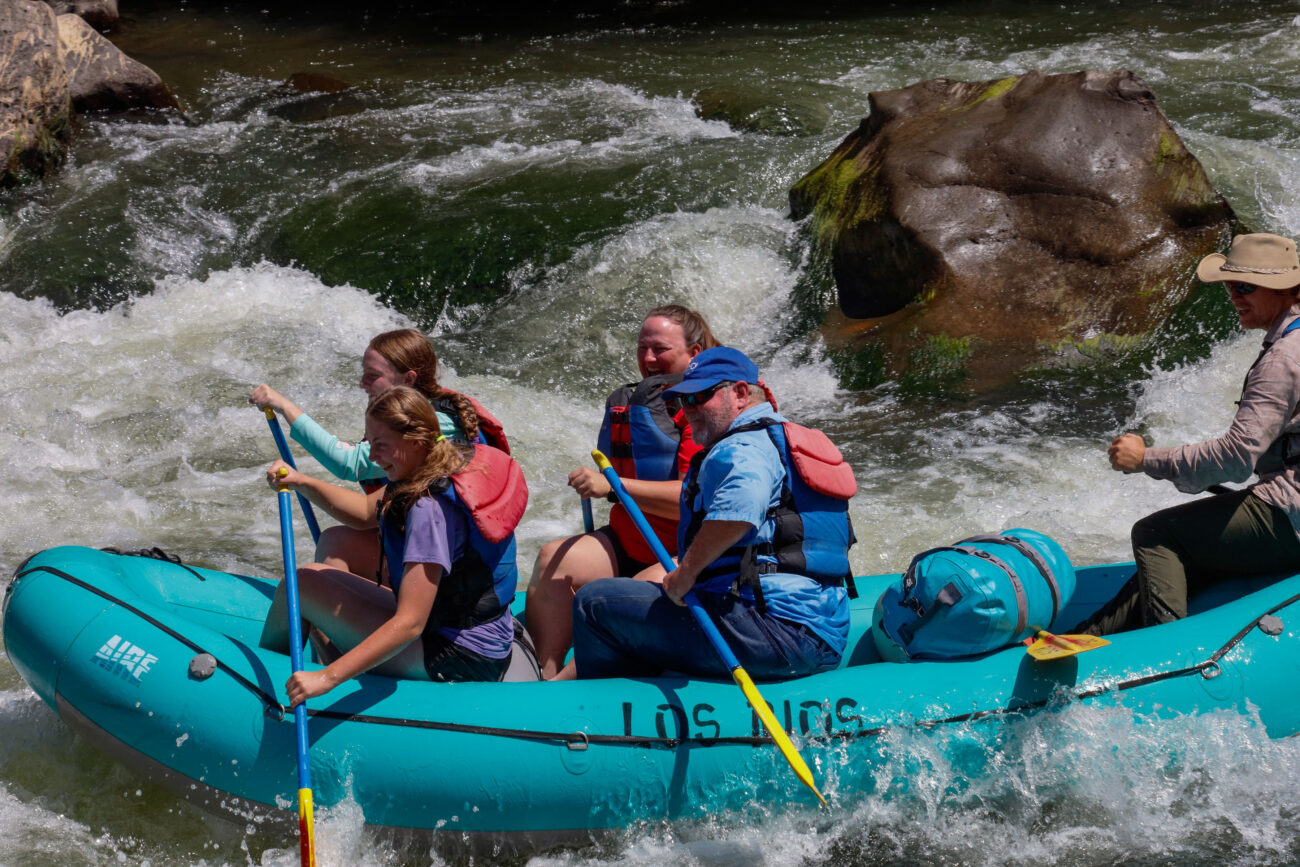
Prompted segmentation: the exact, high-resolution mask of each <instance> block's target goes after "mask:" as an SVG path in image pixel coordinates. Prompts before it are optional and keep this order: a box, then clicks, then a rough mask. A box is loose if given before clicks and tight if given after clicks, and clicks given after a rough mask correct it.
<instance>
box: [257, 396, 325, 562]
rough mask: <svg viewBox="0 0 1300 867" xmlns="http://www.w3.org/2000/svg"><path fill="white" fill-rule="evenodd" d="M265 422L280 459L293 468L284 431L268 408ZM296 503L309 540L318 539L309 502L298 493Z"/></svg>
mask: <svg viewBox="0 0 1300 867" xmlns="http://www.w3.org/2000/svg"><path fill="white" fill-rule="evenodd" d="M267 411H268V415H267V416H266V423H267V424H268V425H270V426H271V436H273V437H275V447H276V448H277V449H278V450H279V452H280V460H282V461H284V462H285V463H286V464H288V465H289V466H291V467H293V468H294V469H295V470H296V469H298V465H297V464H295V463H294V462H293V453H292V452H290V451H289V443H288V442H286V441H285V438H284V431H282V430H280V422H278V421H276V418H275V413H274V412H272V411H270V409H269V408H268V410H267ZM298 505H299V506H301V507H302V517H303V519H304V520H306V521H307V529H308V530H310V531H311V540H312V541H313V542H319V541H320V525H319V524H317V523H316V513H315V512H313V511H312V508H311V503H310V502H308V501H307V498H306V497H305V496H303V495H302V494H299V495H298Z"/></svg>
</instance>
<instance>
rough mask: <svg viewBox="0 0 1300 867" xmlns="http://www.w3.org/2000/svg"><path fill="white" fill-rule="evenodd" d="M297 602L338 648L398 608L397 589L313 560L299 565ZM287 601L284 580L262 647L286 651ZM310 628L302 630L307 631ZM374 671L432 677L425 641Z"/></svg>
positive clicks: (348, 647)
mask: <svg viewBox="0 0 1300 867" xmlns="http://www.w3.org/2000/svg"><path fill="white" fill-rule="evenodd" d="M298 595H299V608H300V610H301V613H302V617H303V620H305V621H306V622H307V623H308V624H310V625H311V626H314V627H316V628H317V629H319V630H320V631H321V632H322V633H324V634H325V635H326V636H328V638H329V640H330V644H331V645H333V647H334V649H335V650H336V651H337V652H339V653H346V652H347V651H349V650H351V649H352V648H354V647H356V646H357V645H358V644H360V643H361V641H362V640H363V639H365V638H366V636H368V635H370V633H372V632H374V631H375V630H376V629H378V628H379V627H380V626H382V625H383V624H384V623H385V622H386V621H387V620H389V619H390V618H391V617H392V616H393V613H394V612H395V611H396V610H397V597H396V596H395V595H394V594H393V591H391V590H389V589H388V588H386V587H380V586H379V585H377V584H375V583H374V582H373V581H368V580H366V579H365V578H362V577H360V576H358V575H353V574H352V573H350V572H344V571H342V570H340V569H331V568H329V567H328V566H323V565H321V564H319V563H311V564H308V565H306V566H303V567H302V568H301V569H299V570H298ZM287 615H288V601H287V599H286V591H285V585H284V582H283V581H282V582H280V586H278V587H277V588H276V590H275V598H274V599H273V600H272V602H271V610H270V611H269V612H268V614H267V618H266V625H265V626H263V627H262V639H261V641H260V642H259V643H260V644H261V646H262V647H265V648H268V649H270V650H279V651H281V652H285V651H287V649H288V647H289V625H288V616H287ZM305 632H306V630H304V633H305ZM371 671H372V672H374V673H376V674H384V675H387V676H389V677H403V678H410V679H415V680H428V678H429V675H428V672H426V671H425V668H424V643H423V642H422V641H420V640H419V639H416V640H415V641H412V642H411V643H410V644H408V645H407V646H406V647H404V648H402V650H400V651H399V652H398V653H397V654H396V655H394V656H392V657H390V658H389V659H387V660H385V661H384V662H382V663H380V664H379V665H377V666H375V667H374V668H372V669H371Z"/></svg>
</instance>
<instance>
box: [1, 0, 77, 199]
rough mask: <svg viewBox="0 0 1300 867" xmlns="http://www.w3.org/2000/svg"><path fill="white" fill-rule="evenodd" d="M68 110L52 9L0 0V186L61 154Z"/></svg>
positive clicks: (35, 173) (47, 166) (35, 172)
mask: <svg viewBox="0 0 1300 867" xmlns="http://www.w3.org/2000/svg"><path fill="white" fill-rule="evenodd" d="M71 113H72V112H71V105H70V102H69V97H68V71H67V69H66V68H65V67H64V64H63V56H62V52H61V51H60V50H59V34H58V28H57V27H56V25H55V21H54V12H53V10H51V9H50V7H49V6H46V5H45V4H44V3H32V2H29V0H0V186H9V185H11V184H13V183H15V182H17V181H21V180H24V179H26V178H31V177H39V176H41V175H43V174H45V173H46V172H48V171H49V170H51V169H53V168H55V167H57V166H58V165H60V164H61V163H62V162H63V161H64V159H66V157H67V152H68V135H69V132H68V131H69V123H70V121H71Z"/></svg>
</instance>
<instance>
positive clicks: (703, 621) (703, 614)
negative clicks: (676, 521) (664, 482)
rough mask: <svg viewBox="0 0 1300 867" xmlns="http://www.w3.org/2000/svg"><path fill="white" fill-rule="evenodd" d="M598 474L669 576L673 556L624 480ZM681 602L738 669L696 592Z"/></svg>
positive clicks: (729, 663)
mask: <svg viewBox="0 0 1300 867" xmlns="http://www.w3.org/2000/svg"><path fill="white" fill-rule="evenodd" d="M600 471H601V472H602V473H604V475H605V478H606V480H608V481H609V484H610V487H612V488H613V489H614V496H615V497H618V501H619V503H621V504H622V505H623V508H624V509H626V510H627V513H628V515H630V516H631V517H632V522H633V523H634V524H636V528H637V529H638V530H640V531H641V535H642V536H644V537H645V541H646V544H647V545H649V546H650V550H652V551H654V554H655V557H656V558H658V560H659V565H660V566H663V567H664V569H666V570H667V571H669V572H671V571H673V570H674V569H676V568H677V566H676V564H674V563H673V558H672V555H670V554H669V553H668V549H667V548H665V547H664V543H663V542H661V541H659V537H658V536H657V535H655V531H654V530H653V529H651V527H650V522H649V521H647V520H646V519H645V515H644V514H642V512H641V507H640V506H638V505H637V504H636V501H635V500H633V499H632V498H631V497H629V496H628V495H627V489H625V488H624V487H623V480H622V479H620V478H619V477H618V473H616V472H614V468H613V467H601V470H600ZM583 502H584V503H585V502H587V501H586V500H583ZM682 601H683V602H685V603H686V607H687V608H689V609H690V611H691V614H693V615H694V616H695V622H696V623H698V624H700V628H701V629H703V630H704V634H705V635H706V636H708V639H709V643H711V644H712V645H713V649H714V650H716V651H717V652H718V656H720V657H721V658H722V662H723V664H724V665H726V666H727V668H728V669H730V670H732V671H735V670H736V669H737V668H740V660H738V659H736V654H734V653H732V652H731V647H730V646H729V645H728V644H727V641H726V639H724V638H723V637H722V633H721V632H719V631H718V627H717V625H716V624H715V623H714V622H713V618H711V617H709V612H707V611H705V610H704V606H703V605H701V604H700V600H699V598H698V597H696V595H695V591H694V590H692V591H690V592H689V593H687V594H686V596H685V598H683V599H682Z"/></svg>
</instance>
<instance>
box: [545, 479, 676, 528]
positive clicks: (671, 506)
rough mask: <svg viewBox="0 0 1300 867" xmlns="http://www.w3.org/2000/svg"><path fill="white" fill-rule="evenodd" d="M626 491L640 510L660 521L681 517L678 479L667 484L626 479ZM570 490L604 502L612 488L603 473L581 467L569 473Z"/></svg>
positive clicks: (624, 481) (624, 486)
mask: <svg viewBox="0 0 1300 867" xmlns="http://www.w3.org/2000/svg"><path fill="white" fill-rule="evenodd" d="M619 478H620V479H621V481H622V482H623V489H624V490H625V491H627V493H628V495H629V496H631V497H632V499H633V500H635V501H636V504H637V505H638V506H640V507H641V511H643V512H645V513H647V514H650V515H654V516H655V517H657V518H674V519H675V518H677V517H678V516H679V514H680V506H679V505H678V499H679V498H680V497H681V495H682V483H681V481H680V480H678V479H669V480H668V481H666V482H651V481H646V480H644V479H624V478H622V477H621V476H620V477H619ZM569 487H571V488H573V489H574V490H575V491H577V492H578V493H579V494H581V495H582V496H584V497H587V498H588V499H604V498H605V497H608V496H609V493H610V490H611V488H610V485H609V480H608V479H606V478H605V477H604V476H603V475H602V474H601V473H600V472H598V471H596V470H594V469H592V468H590V467H582V468H580V469H576V470H574V471H573V472H571V473H569Z"/></svg>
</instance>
